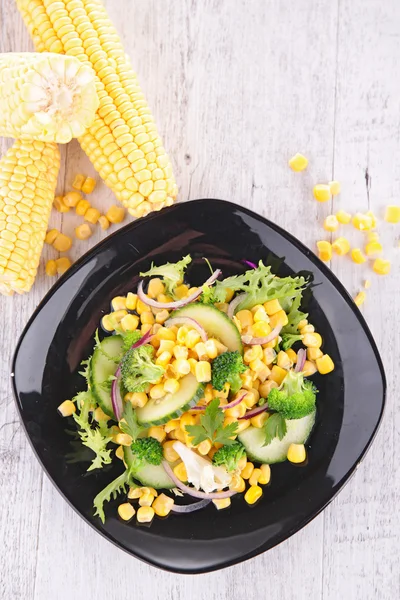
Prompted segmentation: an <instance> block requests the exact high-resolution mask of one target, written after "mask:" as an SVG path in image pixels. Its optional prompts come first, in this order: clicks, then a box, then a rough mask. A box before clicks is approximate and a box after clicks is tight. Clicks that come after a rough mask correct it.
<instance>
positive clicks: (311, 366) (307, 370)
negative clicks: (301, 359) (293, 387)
mask: <svg viewBox="0 0 400 600" xmlns="http://www.w3.org/2000/svg"><path fill="white" fill-rule="evenodd" d="M316 372H317V367H316V365H315V362H313V361H311V360H306V362H305V363H304V367H303V375H304V377H311V375H314V373H316Z"/></svg>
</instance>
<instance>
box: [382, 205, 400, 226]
mask: <svg viewBox="0 0 400 600" xmlns="http://www.w3.org/2000/svg"><path fill="white" fill-rule="evenodd" d="M385 221H387V222H388V223H400V206H396V205H394V204H390V205H389V206H387V207H386V210H385Z"/></svg>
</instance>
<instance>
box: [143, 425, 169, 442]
mask: <svg viewBox="0 0 400 600" xmlns="http://www.w3.org/2000/svg"><path fill="white" fill-rule="evenodd" d="M147 435H148V437H152V438H155V439H156V440H158V441H159V442H160V444H162V442H163V441H164V440H165V438H166V437H167V434H166V433H165V431H164V429H163V428H162V427H150V429H149V431H148V432H147Z"/></svg>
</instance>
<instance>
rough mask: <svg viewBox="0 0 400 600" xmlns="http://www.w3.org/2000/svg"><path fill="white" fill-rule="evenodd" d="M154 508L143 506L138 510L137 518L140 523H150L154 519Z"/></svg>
mask: <svg viewBox="0 0 400 600" xmlns="http://www.w3.org/2000/svg"><path fill="white" fill-rule="evenodd" d="M154 514H155V513H154V508H152V507H151V506H141V507H140V508H139V509H138V511H137V515H136V518H137V520H138V522H139V523H150V522H151V521H152V520H153V519H154Z"/></svg>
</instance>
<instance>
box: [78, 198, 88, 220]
mask: <svg viewBox="0 0 400 600" xmlns="http://www.w3.org/2000/svg"><path fill="white" fill-rule="evenodd" d="M89 208H90V202H89V201H88V200H79V202H78V204H77V205H76V207H75V212H76V214H77V215H79V216H80V217H84V216H85V214H86V211H87V210H89Z"/></svg>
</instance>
